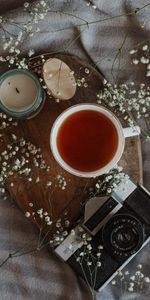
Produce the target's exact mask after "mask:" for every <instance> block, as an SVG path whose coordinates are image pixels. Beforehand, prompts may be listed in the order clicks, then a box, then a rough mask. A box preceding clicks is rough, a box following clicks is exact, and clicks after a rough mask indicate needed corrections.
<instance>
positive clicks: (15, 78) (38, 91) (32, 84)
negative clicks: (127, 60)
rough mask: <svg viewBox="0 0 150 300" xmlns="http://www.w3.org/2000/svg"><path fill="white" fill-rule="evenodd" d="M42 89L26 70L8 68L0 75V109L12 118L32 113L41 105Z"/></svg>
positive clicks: (35, 78) (25, 116)
mask: <svg viewBox="0 0 150 300" xmlns="http://www.w3.org/2000/svg"><path fill="white" fill-rule="evenodd" d="M43 100H44V91H43V89H42V87H41V85H40V82H39V80H38V78H37V77H36V75H34V74H33V73H31V72H30V71H28V70H21V69H20V70H18V69H15V70H10V71H7V72H6V73H4V74H3V75H2V76H1V77H0V109H1V110H2V111H3V112H4V113H6V114H8V115H10V116H11V117H14V118H27V117H31V116H32V115H34V114H35V113H36V112H37V111H38V110H39V109H40V108H41V106H42V103H43Z"/></svg>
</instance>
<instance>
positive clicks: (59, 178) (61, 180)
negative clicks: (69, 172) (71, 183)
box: [56, 175, 67, 190]
mask: <svg viewBox="0 0 150 300" xmlns="http://www.w3.org/2000/svg"><path fill="white" fill-rule="evenodd" d="M56 181H57V183H58V186H59V187H60V188H61V189H62V190H65V188H66V185H67V182H66V180H65V178H64V177H63V176H61V175H57V176H56Z"/></svg>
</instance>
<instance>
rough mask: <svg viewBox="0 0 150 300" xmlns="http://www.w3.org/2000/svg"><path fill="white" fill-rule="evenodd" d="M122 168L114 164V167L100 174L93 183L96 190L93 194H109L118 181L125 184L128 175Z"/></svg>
mask: <svg viewBox="0 0 150 300" xmlns="http://www.w3.org/2000/svg"><path fill="white" fill-rule="evenodd" d="M122 170H123V168H122V167H119V166H116V167H115V168H114V169H112V170H110V171H109V172H108V173H106V174H105V175H103V176H101V177H100V178H99V179H98V181H97V183H96V185H95V188H96V192H95V193H94V194H96V195H97V194H98V195H103V194H110V193H111V192H112V191H113V190H115V189H116V188H117V186H118V185H119V184H120V183H124V184H126V183H127V181H128V179H129V176H128V175H127V174H125V173H124V172H123V171H122Z"/></svg>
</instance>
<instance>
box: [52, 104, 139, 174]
mask: <svg viewBox="0 0 150 300" xmlns="http://www.w3.org/2000/svg"><path fill="white" fill-rule="evenodd" d="M83 110H86V111H87V110H92V111H96V112H100V113H101V114H103V115H105V116H106V117H107V118H108V119H110V121H111V122H112V123H113V125H114V126H115V128H116V131H117V135H118V146H117V149H116V152H115V154H114V156H113V157H112V159H111V160H110V161H109V162H108V163H107V164H106V165H105V166H103V167H102V168H100V169H97V170H94V171H90V172H84V171H80V170H76V169H74V168H72V167H71V166H70V165H69V164H67V163H66V162H65V161H64V160H63V158H62V157H61V154H60V153H59V151H58V147H57V135H58V132H59V128H60V127H61V125H62V124H63V122H64V121H65V120H66V119H67V118H68V117H69V116H71V115H72V114H74V113H76V112H79V111H83ZM139 133H140V130H139V127H138V126H137V127H134V128H125V129H123V128H122V125H121V123H120V121H119V120H118V118H117V117H116V116H115V115H114V114H113V113H112V112H111V111H109V110H107V109H106V108H104V107H102V106H99V105H96V104H87V103H86V104H77V105H74V106H71V107H70V108H68V109H66V110H65V111H64V112H63V113H61V114H60V115H59V117H58V118H57V119H56V121H55V122H54V124H53V127H52V130H51V134H50V146H51V150H52V153H53V155H54V157H55V159H56V161H57V162H58V163H59V165H60V166H61V167H62V168H64V169H65V170H66V171H68V172H69V173H71V174H73V175H76V176H79V177H96V176H99V175H102V174H105V173H107V172H108V171H109V170H110V169H112V168H114V167H115V166H116V165H117V163H118V161H119V160H120V158H121V156H122V153H123V151H124V146H125V137H128V136H133V135H139Z"/></svg>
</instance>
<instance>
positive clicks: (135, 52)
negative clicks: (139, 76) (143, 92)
mask: <svg viewBox="0 0 150 300" xmlns="http://www.w3.org/2000/svg"><path fill="white" fill-rule="evenodd" d="M149 51H150V49H149V45H147V44H145V45H143V46H142V48H139V49H132V50H131V51H130V54H131V56H132V63H133V64H134V65H138V64H144V65H145V66H146V76H147V77H149V76H150V57H149ZM141 52H143V53H142V56H141V57H140V58H139V56H140V55H141Z"/></svg>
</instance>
